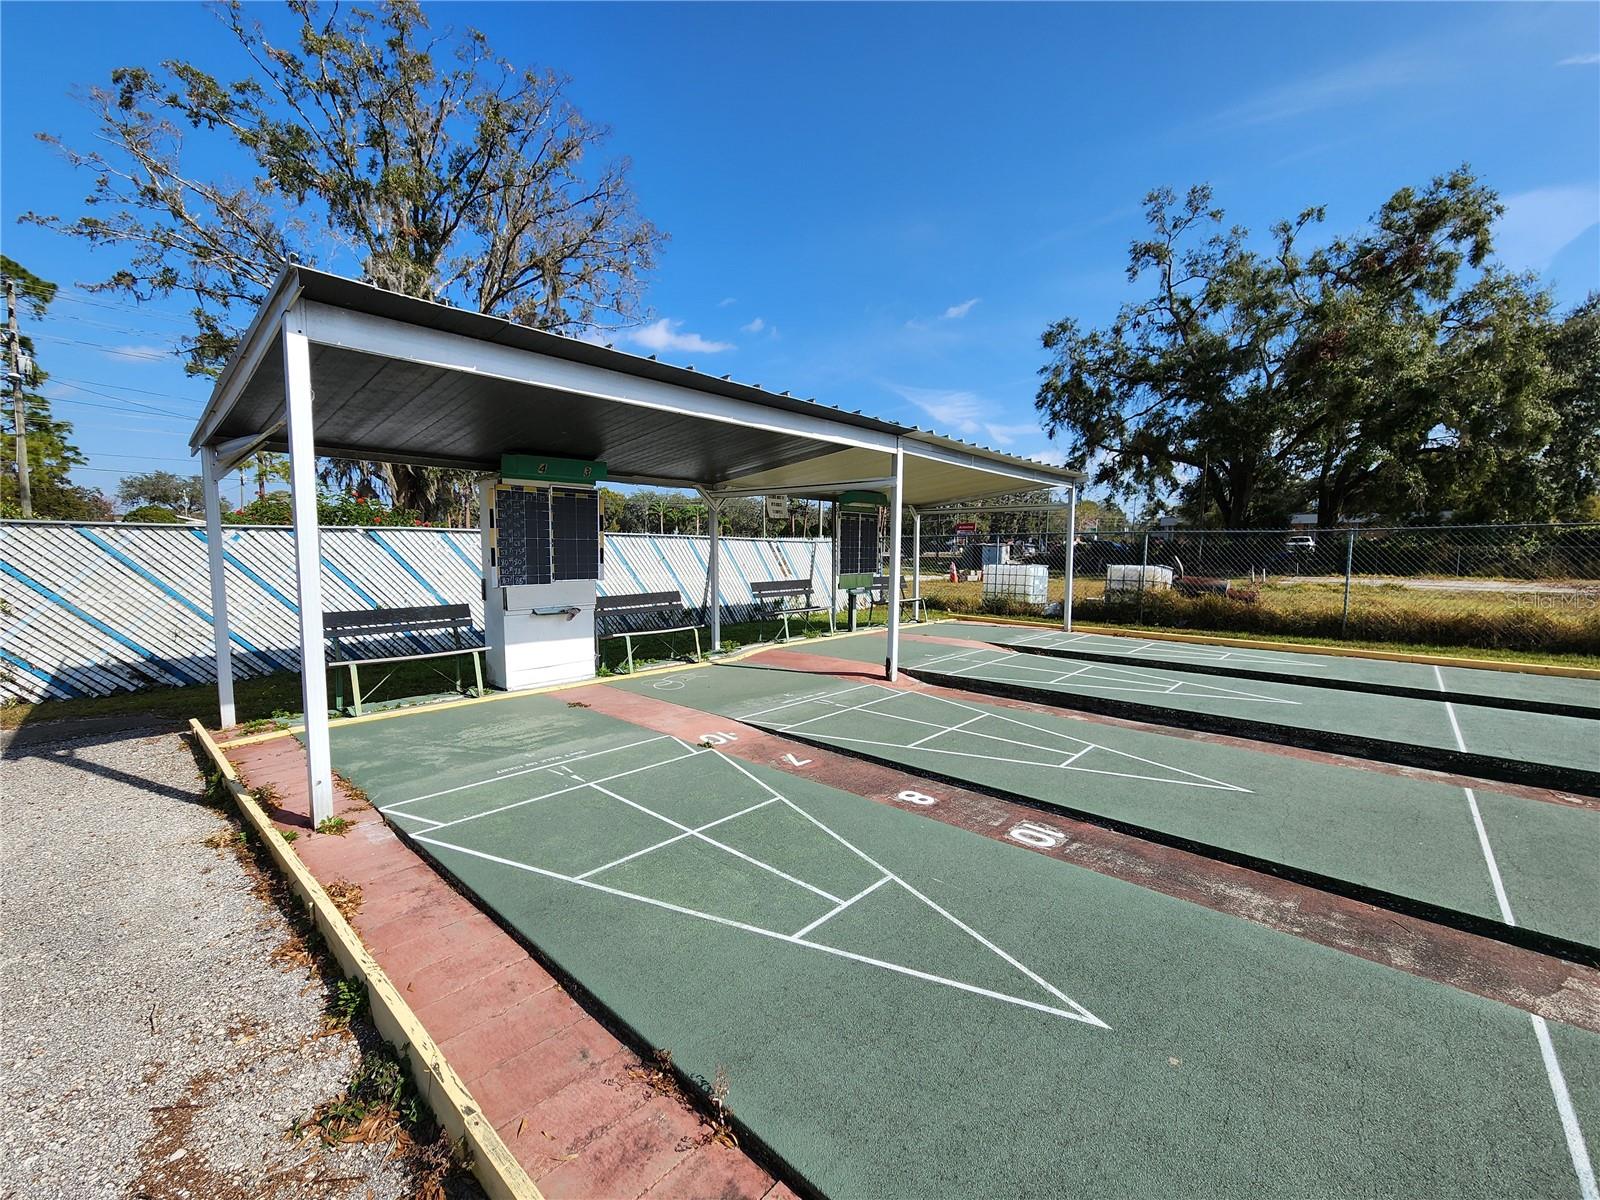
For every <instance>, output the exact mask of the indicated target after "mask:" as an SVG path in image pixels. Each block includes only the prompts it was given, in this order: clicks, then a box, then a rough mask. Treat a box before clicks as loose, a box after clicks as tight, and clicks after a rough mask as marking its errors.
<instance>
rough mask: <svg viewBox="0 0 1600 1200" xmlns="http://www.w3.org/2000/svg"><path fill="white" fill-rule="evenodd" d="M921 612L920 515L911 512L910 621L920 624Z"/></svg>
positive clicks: (913, 511)
mask: <svg viewBox="0 0 1600 1200" xmlns="http://www.w3.org/2000/svg"><path fill="white" fill-rule="evenodd" d="M926 616H927V614H926V613H925V612H923V611H922V514H921V513H920V512H918V511H917V510H916V509H914V508H913V509H912V510H911V619H912V620H913V621H917V622H919V623H920V622H921V621H922V620H923V618H924V617H926Z"/></svg>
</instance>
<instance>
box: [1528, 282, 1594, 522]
mask: <svg viewBox="0 0 1600 1200" xmlns="http://www.w3.org/2000/svg"><path fill="white" fill-rule="evenodd" d="M1546 354H1547V359H1548V362H1549V365H1550V374H1551V386H1550V405H1551V407H1552V408H1553V409H1555V411H1556V413H1557V416H1558V423H1557V425H1556V429H1555V432H1554V434H1553V435H1552V436H1551V438H1550V444H1549V446H1548V447H1546V449H1545V452H1544V455H1543V458H1542V461H1541V464H1540V465H1541V466H1542V468H1543V472H1542V474H1543V477H1544V478H1545V479H1547V480H1548V481H1549V482H1550V487H1551V490H1552V492H1553V500H1554V504H1555V508H1556V514H1557V515H1558V516H1559V517H1561V518H1562V519H1563V520H1568V521H1581V520H1591V521H1592V520H1595V519H1596V518H1597V517H1600V292H1591V293H1590V294H1589V298H1588V299H1587V300H1585V301H1584V302H1583V303H1582V304H1580V305H1578V306H1577V307H1576V308H1574V309H1573V310H1572V311H1571V312H1570V313H1568V314H1567V317H1566V319H1565V320H1563V321H1562V322H1561V324H1560V325H1559V326H1557V327H1556V328H1555V329H1554V330H1552V331H1551V333H1550V339H1549V344H1548V347H1547V350H1546Z"/></svg>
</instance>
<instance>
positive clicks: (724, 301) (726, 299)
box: [717, 296, 739, 308]
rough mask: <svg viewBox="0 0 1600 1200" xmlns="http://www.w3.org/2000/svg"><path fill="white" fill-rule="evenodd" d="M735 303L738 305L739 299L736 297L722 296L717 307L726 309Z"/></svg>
mask: <svg viewBox="0 0 1600 1200" xmlns="http://www.w3.org/2000/svg"><path fill="white" fill-rule="evenodd" d="M737 303H739V298H738V297H737V296H724V297H723V298H722V299H721V300H718V301H717V307H718V308H727V307H728V305H730V304H737Z"/></svg>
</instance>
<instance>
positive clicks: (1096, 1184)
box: [333, 668, 1600, 1200]
mask: <svg viewBox="0 0 1600 1200" xmlns="http://www.w3.org/2000/svg"><path fill="white" fill-rule="evenodd" d="M755 674H757V673H756V672H746V671H738V670H736V669H733V668H729V669H723V668H717V669H714V670H708V671H700V672H693V673H690V672H685V673H684V675H685V676H689V675H701V676H707V677H709V676H713V675H717V676H727V677H729V682H730V683H731V682H732V681H733V680H736V679H738V678H741V677H743V676H745V675H755ZM762 674H766V673H762ZM647 682H648V681H644V680H640V681H636V683H639V684H646V683H647ZM655 682H661V681H660V680H657V681H655ZM824 682H828V681H824ZM673 690H675V691H676V692H678V693H680V696H679V697H678V698H679V702H680V703H681V702H682V698H681V693H682V692H683V691H686V690H687V688H686V687H685V688H679V689H673ZM567 695H570V694H567ZM567 695H561V696H553V697H552V696H533V697H521V698H517V699H513V700H504V701H497V702H494V703H492V704H488V705H473V706H465V707H460V708H454V709H444V710H435V711H427V710H421V711H417V712H414V713H408V714H405V715H403V716H396V717H393V718H389V719H385V720H381V721H375V722H370V723H363V724H352V725H347V726H338V727H335V728H334V730H333V739H334V759H335V763H336V765H337V767H338V769H339V770H340V771H341V773H343V774H344V775H346V776H347V777H348V778H350V779H351V780H353V781H354V782H355V783H356V784H357V785H359V786H360V787H362V788H364V789H365V790H366V791H367V792H368V794H369V795H370V796H371V798H372V800H373V802H374V803H375V804H377V805H378V806H379V807H380V808H381V809H382V810H383V811H384V812H385V813H386V815H387V816H388V817H389V819H390V820H392V821H393V822H394V823H395V824H396V825H397V826H398V827H400V828H402V829H403V830H405V831H406V832H407V833H408V834H409V835H410V836H411V837H412V838H414V839H415V841H416V842H417V844H419V845H421V846H422V847H424V848H425V849H426V851H427V853H429V854H430V855H431V856H432V857H433V858H434V859H435V860H436V861H437V862H439V863H440V864H441V865H442V866H444V867H445V868H447V869H448V870H449V871H450V872H451V873H452V874H453V875H454V876H455V877H456V878H457V879H458V880H459V881H460V882H461V884H462V885H463V886H464V887H465V888H467V889H468V890H469V891H470V892H471V893H472V894H473V895H474V896H475V897H476V898H477V899H478V900H479V902H480V903H482V904H484V905H485V906H486V907H488V908H490V909H492V910H493V911H494V912H495V913H496V914H497V916H498V917H499V918H500V919H501V920H502V921H503V922H505V923H506V924H507V925H509V926H510V927H511V928H513V929H515V930H517V931H518V932H519V933H520V934H521V936H522V937H524V938H525V939H526V940H527V941H529V942H530V943H531V944H533V945H535V946H536V947H537V948H538V949H539V951H540V952H541V953H543V954H544V955H546V956H547V957H548V958H549V959H550V960H551V961H552V962H554V963H555V964H556V965H557V966H558V967H559V968H560V969H561V970H563V971H564V972H566V973H567V974H568V975H569V976H570V977H571V978H573V979H575V980H576V981H577V982H578V983H580V984H581V985H582V987H583V988H584V989H585V990H586V991H587V992H588V993H589V994H590V995H591V996H593V997H594V998H595V1000H596V1001H598V1002H599V1003H600V1004H602V1005H603V1006H604V1007H605V1008H606V1009H607V1010H609V1012H610V1014H611V1015H612V1017H613V1018H614V1019H615V1020H616V1021H617V1022H619V1023H621V1024H622V1025H624V1026H625V1027H627V1028H629V1029H631V1030H633V1031H634V1032H635V1033H636V1034H637V1036H638V1037H639V1038H640V1039H641V1040H643V1041H644V1042H646V1043H647V1044H649V1045H650V1046H655V1047H663V1048H667V1049H670V1050H671V1051H672V1053H673V1059H674V1062H675V1063H676V1064H677V1065H678V1066H680V1067H682V1068H683V1069H684V1070H685V1071H686V1072H687V1074H688V1075H689V1076H690V1077H692V1078H697V1079H701V1080H705V1081H710V1080H714V1079H722V1080H724V1081H725V1082H726V1086H727V1094H726V1099H727V1103H728V1105H729V1107H730V1108H731V1109H732V1111H733V1112H734V1114H735V1115H736V1117H737V1118H738V1119H739V1120H740V1121H741V1122H742V1123H743V1124H744V1125H745V1127H746V1128H747V1129H748V1130H749V1131H751V1133H753V1134H754V1136H755V1137H757V1138H759V1139H760V1140H761V1141H762V1142H763V1143H765V1144H766V1145H767V1146H768V1147H770V1148H771V1149H772V1150H773V1151H774V1152H775V1153H776V1154H777V1155H778V1156H779V1157H780V1158H781V1159H782V1160H783V1162H785V1163H786V1164H788V1166H789V1167H790V1168H791V1169H792V1170H793V1171H794V1172H795V1173H796V1174H797V1175H798V1176H799V1177H800V1178H801V1179H802V1180H803V1181H804V1182H805V1183H807V1184H809V1185H810V1186H811V1187H813V1188H815V1189H816V1190H818V1191H819V1192H821V1193H823V1194H826V1195H829V1196H836V1197H846V1196H888V1195H914V1194H915V1195H920V1194H935V1193H937V1194H940V1195H956V1196H975V1197H977V1196H982V1197H989V1196H995V1195H1060V1194H1067V1193H1072V1194H1090V1195H1096V1196H1107V1197H1141V1198H1142V1197H1148V1196H1176V1195H1205V1196H1212V1197H1222V1198H1235V1197H1237V1198H1240V1200H1243V1198H1244V1197H1253V1196H1256V1195H1260V1194H1261V1193H1262V1192H1263V1190H1270V1191H1272V1192H1273V1193H1274V1194H1279V1195H1293V1196H1305V1197H1336V1196H1339V1197H1342V1196H1350V1195H1413V1196H1452V1197H1455V1196H1461V1197H1482V1198H1485V1200H1487V1198H1489V1197H1494V1198H1496V1200H1498V1198H1500V1197H1504V1196H1507V1195H1513V1194H1515V1195H1538V1196H1553V1197H1554V1196H1572V1197H1583V1196H1585V1195H1587V1194H1588V1193H1589V1189H1591V1188H1592V1182H1591V1180H1592V1166H1591V1165H1590V1164H1591V1163H1592V1160H1593V1158H1594V1156H1595V1152H1596V1147H1595V1146H1594V1145H1593V1143H1592V1141H1591V1140H1589V1139H1588V1137H1587V1135H1586V1133H1585V1131H1586V1130H1593V1129H1594V1128H1595V1127H1596V1122H1597V1121H1600V1036H1596V1035H1594V1034H1591V1033H1588V1032H1585V1031H1583V1030H1579V1029H1576V1028H1572V1027H1569V1026H1564V1025H1548V1024H1547V1023H1546V1022H1544V1021H1543V1020H1541V1019H1540V1018H1537V1017H1530V1016H1529V1015H1528V1014H1527V1013H1525V1012H1522V1011H1520V1010H1517V1009H1513V1008H1510V1007H1508V1006H1505V1005H1502V1004H1498V1003H1496V1002H1493V1001H1489V1000H1485V999H1482V998H1479V997H1476V996H1472V995H1469V994H1466V993H1463V992H1459V991H1456V990H1454V989H1452V988H1449V987H1446V986H1443V985H1441V984H1437V983H1433V982H1430V981H1427V980H1423V979H1419V978H1417V977H1415V976H1412V975H1408V974H1405V973H1403V972H1399V971H1394V970H1391V969H1388V968H1385V967H1381V966H1378V965H1376V964H1373V963H1369V962H1366V961H1364V960H1362V959H1359V958H1355V957H1352V956H1350V955H1345V954H1341V953H1338V952H1336V951H1333V950H1329V949H1326V948H1324V947H1321V946H1318V945H1315V944H1313V943H1310V942H1306V941H1303V940H1301V939H1299V938H1296V937H1293V936H1290V935H1288V934H1284V933H1279V932H1276V931H1273V930H1270V929H1266V928H1263V927H1261V926H1258V925H1256V924H1254V923H1251V922H1246V921H1241V920H1238V919H1236V918H1233V917H1230V916H1226V915H1224V914H1220V913H1217V912H1214V911H1212V910H1209V909H1206V908H1203V907H1201V906H1199V905H1195V904H1189V903H1186V902H1184V901H1181V900H1177V899H1174V898H1172V897H1169V896H1165V895H1163V894H1161V893H1158V892H1154V891H1150V890H1147V889H1144V888H1140V887H1138V886H1136V885H1134V884H1130V883H1127V882H1124V881H1121V880H1117V879H1113V878H1110V877H1107V876H1103V875H1099V874H1096V873H1095V872H1092V871H1087V870H1083V869H1081V868H1077V867H1074V866H1071V865H1069V864H1066V863H1063V862H1059V861H1057V860H1054V859H1050V858H1046V857H1043V856H1040V855H1036V854H1034V853H1032V852H1030V851H1027V850H1024V849H1022V848H1020V847H1015V846H1008V845H1006V844H1004V843H1002V842H997V841H993V840H991V839H988V838H984V837H980V836H977V835H975V834H971V833H968V832H966V831H963V830H960V829H957V828H954V827H952V826H949V825H945V824H943V823H940V822H935V821H930V820H926V819H924V818H922V817H919V816H917V815H915V814H911V813H907V812H903V811H900V810H897V809H894V808H891V807H888V806H886V805H880V804H875V803H873V802H871V801H868V800H864V799H862V798H861V797H858V796H854V795H850V794H848V793H845V792H841V791H838V790H836V789H833V788H829V787H826V786H824V785H822V784H820V783H817V782H815V781H811V780H806V779H801V778H795V777H793V776H789V775H783V774H779V773H778V772H775V771H772V770H769V769H766V768H764V767H761V766H758V765H747V764H742V763H738V762H735V761H733V760H731V759H729V758H727V757H725V756H723V755H722V754H721V753H719V752H718V751H717V750H716V749H715V747H714V746H704V745H701V744H698V743H691V742H688V741H680V740H677V739H672V738H662V737H660V736H658V735H656V734H654V733H651V732H649V731H646V730H642V729H639V728H636V727H634V726H631V725H628V724H626V723H624V722H621V721H617V720H614V719H611V718H607V717H602V716H599V715H597V714H595V713H592V712H588V711H585V710H584V709H582V708H571V707H568V701H567ZM716 732H717V723H716V720H715V718H713V717H710V716H708V722H707V735H708V736H707V739H706V740H707V741H713V740H714V739H713V738H712V737H711V735H713V734H715V733H716ZM1002 881H1003V882H1002ZM1552 1064H1554V1065H1552Z"/></svg>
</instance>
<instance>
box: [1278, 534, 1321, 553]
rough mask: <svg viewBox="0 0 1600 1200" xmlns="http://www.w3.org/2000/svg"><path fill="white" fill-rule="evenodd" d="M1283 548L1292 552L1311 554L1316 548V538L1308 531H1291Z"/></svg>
mask: <svg viewBox="0 0 1600 1200" xmlns="http://www.w3.org/2000/svg"><path fill="white" fill-rule="evenodd" d="M1283 548H1284V549H1285V550H1288V551H1289V552H1290V553H1292V554H1311V553H1313V552H1314V551H1315V550H1316V548H1317V539H1316V538H1314V537H1312V536H1311V535H1310V534H1309V533H1291V534H1290V535H1289V538H1288V540H1287V541H1285V542H1284V543H1283Z"/></svg>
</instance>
